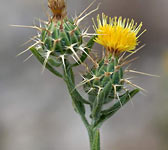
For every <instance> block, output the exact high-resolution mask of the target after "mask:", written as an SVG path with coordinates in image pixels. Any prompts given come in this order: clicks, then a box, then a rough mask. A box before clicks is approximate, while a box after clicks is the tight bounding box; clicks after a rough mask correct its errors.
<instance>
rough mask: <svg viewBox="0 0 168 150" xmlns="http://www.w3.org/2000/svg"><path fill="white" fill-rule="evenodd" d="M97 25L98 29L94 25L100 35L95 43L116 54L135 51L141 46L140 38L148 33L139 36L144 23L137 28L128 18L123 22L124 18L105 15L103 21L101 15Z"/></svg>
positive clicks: (98, 17)
mask: <svg viewBox="0 0 168 150" xmlns="http://www.w3.org/2000/svg"><path fill="white" fill-rule="evenodd" d="M108 18H109V19H108ZM108 20H109V21H108ZM97 23H98V27H97V26H96V24H95V25H94V28H95V31H96V33H97V34H98V35H97V38H96V39H95V42H97V43H99V44H101V45H103V46H104V47H105V48H106V50H107V51H108V52H111V53H115V54H120V53H122V52H125V51H127V52H132V51H133V50H135V48H136V46H137V45H138V44H139V41H138V38H139V37H140V36H141V35H142V34H143V33H144V32H145V31H146V30H144V31H143V32H142V33H141V34H139V35H138V33H139V31H140V30H141V27H142V23H140V24H139V26H137V23H135V22H134V20H133V19H132V20H131V21H129V19H126V18H125V19H123V20H122V17H119V18H117V17H114V18H110V17H108V16H106V15H104V14H102V20H101V19H100V16H99V15H98V16H97Z"/></svg>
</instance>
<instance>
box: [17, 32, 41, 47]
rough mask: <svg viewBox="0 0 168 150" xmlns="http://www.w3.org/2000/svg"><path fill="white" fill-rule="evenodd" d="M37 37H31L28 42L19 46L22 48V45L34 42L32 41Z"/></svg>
mask: <svg viewBox="0 0 168 150" xmlns="http://www.w3.org/2000/svg"><path fill="white" fill-rule="evenodd" d="M37 37H38V35H36V36H33V37H32V38H30V40H28V41H26V42H24V43H23V44H21V45H20V46H21V47H22V46H24V45H26V44H28V43H30V42H31V41H33V40H34V39H36V38H37Z"/></svg>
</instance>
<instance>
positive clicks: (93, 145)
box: [64, 63, 100, 150]
mask: <svg viewBox="0 0 168 150" xmlns="http://www.w3.org/2000/svg"><path fill="white" fill-rule="evenodd" d="M70 69H71V68H69V69H68V63H67V64H66V70H65V68H64V81H65V83H66V85H67V87H68V91H69V93H70V95H71V98H72V101H73V105H74V108H75V110H76V112H77V113H78V114H79V115H80V117H81V120H82V121H83V123H84V125H85V127H86V129H87V131H88V135H89V141H90V150H100V134H99V129H97V128H96V127H93V126H92V125H90V124H89V122H88V120H87V118H86V117H85V106H84V104H83V103H82V102H81V99H82V97H81V95H80V94H79V93H78V91H77V90H76V89H75V86H74V83H73V74H72V70H70ZM70 72H71V74H70Z"/></svg>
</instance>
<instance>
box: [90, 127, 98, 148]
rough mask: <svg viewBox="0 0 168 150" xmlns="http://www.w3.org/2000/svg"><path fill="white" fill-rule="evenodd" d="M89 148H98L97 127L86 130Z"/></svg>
mask: <svg viewBox="0 0 168 150" xmlns="http://www.w3.org/2000/svg"><path fill="white" fill-rule="evenodd" d="M88 135H89V141H90V150H100V132H99V129H94V128H90V130H88Z"/></svg>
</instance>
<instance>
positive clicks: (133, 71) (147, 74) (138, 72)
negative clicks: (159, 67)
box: [125, 70, 160, 78]
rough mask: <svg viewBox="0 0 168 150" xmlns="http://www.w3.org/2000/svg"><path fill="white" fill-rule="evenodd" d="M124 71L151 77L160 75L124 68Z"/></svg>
mask: <svg viewBox="0 0 168 150" xmlns="http://www.w3.org/2000/svg"><path fill="white" fill-rule="evenodd" d="M125 72H131V73H137V74H142V75H146V76H151V77H158V78H159V77H160V76H158V75H153V74H149V73H145V72H140V71H135V70H125Z"/></svg>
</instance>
